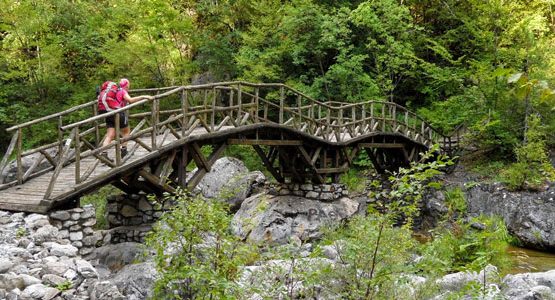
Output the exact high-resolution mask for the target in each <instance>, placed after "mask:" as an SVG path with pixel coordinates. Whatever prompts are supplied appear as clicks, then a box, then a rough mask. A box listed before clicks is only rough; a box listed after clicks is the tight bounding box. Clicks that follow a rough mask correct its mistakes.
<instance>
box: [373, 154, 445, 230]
mask: <svg viewBox="0 0 555 300" xmlns="http://www.w3.org/2000/svg"><path fill="white" fill-rule="evenodd" d="M438 147H439V146H438V145H434V146H432V148H431V149H430V150H429V151H428V152H426V153H423V155H422V159H421V161H424V162H423V163H417V164H412V165H411V167H410V168H399V170H398V171H396V172H394V173H392V175H391V176H390V177H389V187H388V188H383V187H382V185H381V184H380V183H379V182H374V183H373V185H374V186H375V187H377V189H378V190H377V192H372V197H375V196H377V197H379V198H382V199H384V200H385V201H386V202H387V207H388V208H387V210H388V213H390V214H391V216H392V217H394V218H403V219H405V222H406V224H407V225H409V226H410V225H411V224H412V220H413V218H414V217H415V216H416V214H417V213H418V204H419V202H420V200H421V199H422V194H423V192H424V191H425V189H426V188H435V187H437V185H438V183H437V182H434V181H432V179H433V178H434V177H435V176H437V175H439V174H442V171H441V170H442V169H443V168H445V167H447V166H449V165H452V164H453V161H452V160H450V159H449V158H448V157H447V156H445V155H441V154H437V155H436V153H437V150H438ZM434 155H436V156H435V157H434V159H432V157H433V156H434Z"/></svg>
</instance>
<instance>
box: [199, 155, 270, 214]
mask: <svg viewBox="0 0 555 300" xmlns="http://www.w3.org/2000/svg"><path fill="white" fill-rule="evenodd" d="M195 172H196V170H193V172H191V173H192V174H194V173H195ZM265 181H266V178H265V176H264V174H262V173H261V172H260V171H255V172H249V170H248V169H247V167H246V166H245V164H244V163H243V162H242V161H240V160H238V159H236V158H233V157H223V158H220V159H218V160H217V161H216V162H215V163H214V165H213V166H212V167H211V170H210V172H208V173H206V175H205V176H204V177H203V178H202V180H201V181H200V182H199V184H198V185H197V187H196V188H195V189H196V191H197V192H199V193H201V194H202V195H203V196H204V197H206V198H217V199H221V200H224V201H226V202H227V203H229V204H230V205H231V207H232V208H238V207H239V206H240V205H241V203H242V202H243V200H245V199H246V198H247V197H248V196H250V195H251V194H252V191H253V187H256V186H260V185H262V184H263V183H264V182H265Z"/></svg>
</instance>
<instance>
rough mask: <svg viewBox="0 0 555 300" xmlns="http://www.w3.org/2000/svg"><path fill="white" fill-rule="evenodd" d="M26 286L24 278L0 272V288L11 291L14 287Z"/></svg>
mask: <svg viewBox="0 0 555 300" xmlns="http://www.w3.org/2000/svg"><path fill="white" fill-rule="evenodd" d="M23 288H25V282H24V281H23V278H21V277H17V276H15V275H13V274H0V289H3V290H6V291H11V290H13V289H20V290H21V289H23Z"/></svg>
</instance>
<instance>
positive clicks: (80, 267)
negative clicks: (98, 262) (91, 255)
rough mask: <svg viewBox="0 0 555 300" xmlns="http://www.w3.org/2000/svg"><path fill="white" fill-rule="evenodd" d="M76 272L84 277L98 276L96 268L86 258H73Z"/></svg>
mask: <svg viewBox="0 0 555 300" xmlns="http://www.w3.org/2000/svg"><path fill="white" fill-rule="evenodd" d="M74 262H75V267H76V269H77V272H78V273H79V274H81V276H83V277H84V278H98V273H97V272H96V269H95V268H94V267H93V266H92V265H91V264H90V263H89V262H88V261H86V260H84V259H80V258H76V259H75V260H74Z"/></svg>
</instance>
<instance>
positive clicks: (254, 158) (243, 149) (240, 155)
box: [225, 145, 268, 175]
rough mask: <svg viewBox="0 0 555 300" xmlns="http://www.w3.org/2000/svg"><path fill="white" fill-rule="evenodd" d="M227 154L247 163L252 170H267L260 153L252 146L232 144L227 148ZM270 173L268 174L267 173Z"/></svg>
mask: <svg viewBox="0 0 555 300" xmlns="http://www.w3.org/2000/svg"><path fill="white" fill-rule="evenodd" d="M225 156H230V157H235V158H237V159H239V160H240V161H242V162H244V163H245V166H247V168H248V169H249V170H250V171H254V170H266V169H265V168H264V165H263V164H262V161H261V160H260V158H259V157H258V154H256V152H255V151H254V149H253V148H252V147H251V146H245V145H230V146H228V147H227V148H226V150H225ZM266 175H268V174H266Z"/></svg>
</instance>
